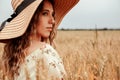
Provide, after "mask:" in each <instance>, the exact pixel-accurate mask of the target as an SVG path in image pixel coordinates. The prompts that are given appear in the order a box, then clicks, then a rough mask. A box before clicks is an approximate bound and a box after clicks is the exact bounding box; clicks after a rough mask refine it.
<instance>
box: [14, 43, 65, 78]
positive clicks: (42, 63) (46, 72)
mask: <svg viewBox="0 0 120 80" xmlns="http://www.w3.org/2000/svg"><path fill="white" fill-rule="evenodd" d="M45 45H46V46H45V48H44V49H40V48H38V49H36V50H35V51H34V52H32V53H31V54H30V55H28V56H27V57H26V59H25V63H24V64H22V65H21V67H20V69H19V71H18V72H19V75H18V77H16V78H15V80H63V77H64V75H66V72H65V69H64V66H63V62H62V60H61V58H60V57H59V55H58V53H57V52H56V50H55V49H54V48H53V47H51V46H50V45H49V44H45Z"/></svg>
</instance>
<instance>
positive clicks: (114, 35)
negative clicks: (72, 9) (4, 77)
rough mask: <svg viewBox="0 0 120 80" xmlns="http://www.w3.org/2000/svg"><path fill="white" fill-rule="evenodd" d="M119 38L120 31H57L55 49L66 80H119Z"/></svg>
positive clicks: (0, 49)
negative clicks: (60, 59)
mask: <svg viewBox="0 0 120 80" xmlns="http://www.w3.org/2000/svg"><path fill="white" fill-rule="evenodd" d="M119 35H120V31H58V34H57V36H56V40H55V41H56V49H57V51H58V52H59V54H60V56H61V58H62V59H63V62H64V65H65V69H66V72H67V77H66V79H65V80H120V37H119ZM0 54H2V45H1V46H0ZM0 56H1V55H0ZM1 61H2V60H1V59H0V62H1ZM0 69H2V67H1V66H0ZM0 74H1V71H0ZM0 79H1V78H0Z"/></svg>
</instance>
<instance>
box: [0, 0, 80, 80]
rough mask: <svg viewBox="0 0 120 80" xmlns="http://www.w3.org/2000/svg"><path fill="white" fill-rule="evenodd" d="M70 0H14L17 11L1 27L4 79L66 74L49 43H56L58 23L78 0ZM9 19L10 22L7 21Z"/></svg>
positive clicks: (40, 77)
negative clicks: (54, 40)
mask: <svg viewBox="0 0 120 80" xmlns="http://www.w3.org/2000/svg"><path fill="white" fill-rule="evenodd" d="M68 1H69V0H67V1H64V0H63V1H62V0H55V1H54V0H43V1H42V0H24V1H22V0H12V6H13V9H14V10H15V13H14V14H13V15H12V18H9V19H7V20H6V21H4V22H3V23H2V25H1V28H0V29H1V33H0V40H1V42H2V41H5V42H6V45H5V47H4V53H3V67H4V69H3V71H4V79H6V77H7V78H8V79H9V80H26V79H30V80H39V79H44V77H46V79H48V78H49V79H51V80H53V79H57V80H63V78H64V76H65V75H66V72H65V69H64V65H63V62H62V60H61V58H60V57H59V55H58V53H57V52H56V51H55V49H54V48H52V46H50V45H49V43H50V44H51V45H53V39H54V37H55V34H56V28H57V26H58V25H59V23H60V21H61V20H62V18H63V16H64V15H65V14H66V13H67V12H68V11H69V10H70V9H71V8H72V7H73V6H74V5H75V4H76V3H77V2H78V0H72V1H71V2H70V3H69V4H68ZM21 6H22V7H21ZM66 7H67V8H66ZM58 9H59V10H58ZM61 10H62V11H61ZM60 12H61V13H60ZM55 20H56V22H55ZM6 22H10V23H9V24H7V25H5V23H6Z"/></svg>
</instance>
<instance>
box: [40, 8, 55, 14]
mask: <svg viewBox="0 0 120 80" xmlns="http://www.w3.org/2000/svg"><path fill="white" fill-rule="evenodd" d="M42 11H47V12H51V11H50V10H49V9H43V10H42ZM52 13H54V10H52Z"/></svg>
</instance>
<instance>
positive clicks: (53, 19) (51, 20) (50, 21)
mask: <svg viewBox="0 0 120 80" xmlns="http://www.w3.org/2000/svg"><path fill="white" fill-rule="evenodd" d="M49 23H50V24H55V18H54V17H53V16H51V17H50V20H49Z"/></svg>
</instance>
